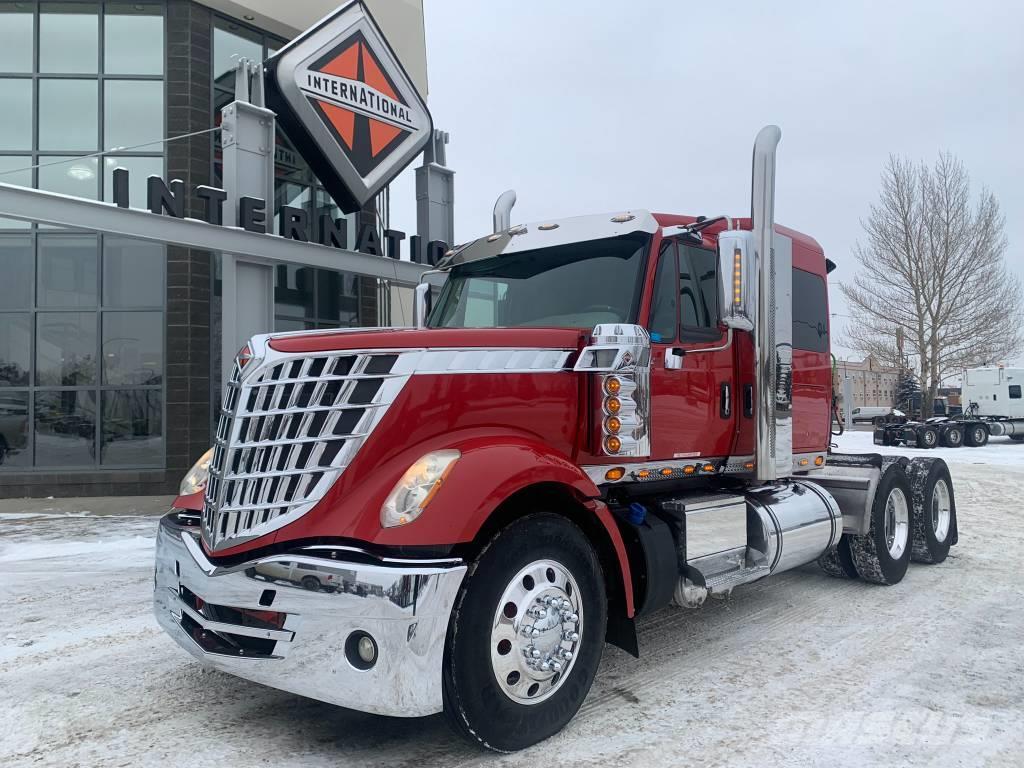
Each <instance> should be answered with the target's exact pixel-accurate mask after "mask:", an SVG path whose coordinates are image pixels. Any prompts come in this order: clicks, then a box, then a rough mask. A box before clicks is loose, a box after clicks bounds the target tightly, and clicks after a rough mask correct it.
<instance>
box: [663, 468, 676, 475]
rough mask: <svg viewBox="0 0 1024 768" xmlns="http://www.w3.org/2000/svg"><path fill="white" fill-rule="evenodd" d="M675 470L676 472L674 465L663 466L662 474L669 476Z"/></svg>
mask: <svg viewBox="0 0 1024 768" xmlns="http://www.w3.org/2000/svg"><path fill="white" fill-rule="evenodd" d="M673 472H675V470H674V469H672V467H664V468H662V470H661V474H662V475H663V476H664V477H668V476H669V475H671V474H672V473H673Z"/></svg>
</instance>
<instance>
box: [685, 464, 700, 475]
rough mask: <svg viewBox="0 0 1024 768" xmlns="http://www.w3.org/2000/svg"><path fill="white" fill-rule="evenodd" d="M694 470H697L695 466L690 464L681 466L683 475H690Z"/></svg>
mask: <svg viewBox="0 0 1024 768" xmlns="http://www.w3.org/2000/svg"><path fill="white" fill-rule="evenodd" d="M696 471H697V468H696V467H695V466H693V465H692V464H690V465H688V466H685V467H683V474H684V475H692V474H693V473H694V472H696Z"/></svg>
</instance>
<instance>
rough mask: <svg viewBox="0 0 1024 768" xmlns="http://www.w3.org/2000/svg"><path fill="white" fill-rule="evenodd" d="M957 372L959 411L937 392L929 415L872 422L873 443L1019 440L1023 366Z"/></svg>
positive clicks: (953, 444) (1022, 436)
mask: <svg viewBox="0 0 1024 768" xmlns="http://www.w3.org/2000/svg"><path fill="white" fill-rule="evenodd" d="M962 378H963V385H962V386H963V402H964V403H965V405H964V406H963V408H962V410H961V412H956V411H955V409H953V408H952V407H951V406H949V405H948V404H947V401H946V400H945V399H940V398H937V399H936V407H935V416H933V417H932V418H929V419H919V420H917V421H907V422H905V423H886V424H876V429H875V434H874V441H875V443H876V444H878V445H910V446H917V447H919V448H935V447H936V446H939V445H944V446H946V447H949V448H959V447H961V446H964V445H966V446H970V447H979V446H983V445H987V444H988V441H989V437H992V436H994V437H1002V436H1006V437H1009V438H1010V439H1011V440H1015V441H1018V442H1020V441H1022V440H1024V398H1022V396H1021V388H1022V387H1024V368H1005V367H1002V366H999V367H995V366H990V367H985V368H971V369H968V370H965V371H964V372H963V377H962ZM918 409H920V406H918Z"/></svg>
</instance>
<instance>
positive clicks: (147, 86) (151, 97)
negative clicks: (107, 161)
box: [103, 80, 164, 152]
mask: <svg viewBox="0 0 1024 768" xmlns="http://www.w3.org/2000/svg"><path fill="white" fill-rule="evenodd" d="M104 88H105V91H104V101H103V115H104V122H103V133H104V136H103V146H104V148H105V149H124V148H126V147H133V148H136V147H137V145H139V144H143V143H144V142H147V141H148V142H153V143H152V145H147V146H143V147H138V149H140V150H141V151H143V152H152V151H154V150H156V151H159V150H160V148H161V144H160V141H161V140H162V139H163V138H164V84H163V83H162V82H160V81H158V80H107V81H105V83H104Z"/></svg>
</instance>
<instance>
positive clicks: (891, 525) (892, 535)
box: [885, 488, 910, 560]
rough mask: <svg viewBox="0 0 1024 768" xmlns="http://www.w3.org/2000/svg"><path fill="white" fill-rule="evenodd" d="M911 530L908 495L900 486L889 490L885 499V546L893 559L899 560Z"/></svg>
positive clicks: (905, 547)
mask: <svg viewBox="0 0 1024 768" xmlns="http://www.w3.org/2000/svg"><path fill="white" fill-rule="evenodd" d="M909 532H910V511H909V506H908V505H907V497H906V496H905V495H904V494H903V491H902V490H900V489H899V488H893V489H892V490H891V491H889V498H888V499H886V500H885V546H886V548H887V549H888V550H889V556H890V557H891V558H892V559H893V560H899V559H900V557H901V556H902V555H903V553H904V552H905V551H906V549H907V538H908V534H909Z"/></svg>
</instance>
